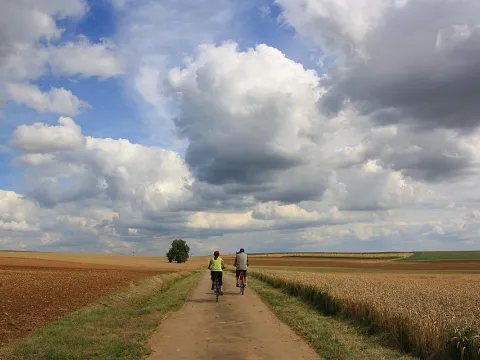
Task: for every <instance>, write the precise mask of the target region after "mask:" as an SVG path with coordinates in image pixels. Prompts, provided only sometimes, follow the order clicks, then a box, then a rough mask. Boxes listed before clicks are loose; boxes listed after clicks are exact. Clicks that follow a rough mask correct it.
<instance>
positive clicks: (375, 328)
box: [250, 252, 480, 359]
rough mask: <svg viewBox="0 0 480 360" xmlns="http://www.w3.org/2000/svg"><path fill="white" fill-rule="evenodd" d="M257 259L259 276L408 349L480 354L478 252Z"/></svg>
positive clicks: (435, 354) (425, 353) (426, 353)
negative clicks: (400, 258) (406, 258)
mask: <svg viewBox="0 0 480 360" xmlns="http://www.w3.org/2000/svg"><path fill="white" fill-rule="evenodd" d="M415 255H416V254H415ZM415 255H413V256H415ZM458 256H463V257H464V258H465V260H458V259H457V258H458ZM417 259H418V260H417ZM432 259H438V260H432ZM446 259H455V260H446ZM250 262H251V264H252V265H253V264H255V265H256V266H254V267H253V268H252V270H251V274H252V275H254V276H255V277H257V278H258V279H260V280H263V281H265V282H266V283H268V284H270V285H271V286H274V287H278V288H281V289H283V290H284V291H286V292H287V293H289V294H291V295H295V296H300V297H301V298H302V299H303V300H304V301H306V302H308V303H310V304H312V305H313V306H314V307H315V308H316V309H320V310H321V312H322V313H324V314H329V315H334V316H339V317H341V318H344V319H348V320H353V321H355V322H356V323H357V324H361V325H362V326H366V327H367V328H368V332H369V333H375V334H383V335H384V336H385V337H386V338H387V339H388V341H389V343H390V344H391V345H393V346H394V347H396V348H399V349H401V350H403V351H405V352H408V353H412V354H415V355H416V356H420V357H422V358H432V359H450V358H457V357H458V358H460V356H459V355H460V352H461V351H462V349H463V351H464V357H463V359H479V358H480V353H479V349H480V337H479V336H478V334H479V333H480V277H479V276H478V275H477V274H476V272H477V271H478V270H480V261H479V260H478V259H477V257H476V254H475V253H473V252H471V253H469V254H467V255H466V254H465V253H462V254H460V255H459V253H455V254H448V253H443V254H442V255H441V256H438V255H437V254H436V253H433V254H432V253H427V255H426V256H425V255H421V256H419V255H417V258H416V259H415V258H414V259H413V261H410V262H404V261H398V260H386V259H381V260H378V261H375V260H373V259H361V257H358V258H357V259H352V260H346V259H339V260H334V259H331V258H330V259H325V260H322V259H320V258H319V257H317V258H315V259H306V258H297V257H288V258H287V257H286V256H285V255H283V256H278V255H277V256H270V257H269V256H265V255H257V256H252V258H251V260H250ZM307 266H308V267H307ZM339 270H342V271H339ZM390 270H394V271H390ZM439 270H442V271H441V272H440V271H439ZM469 272H472V273H469ZM457 346H458V348H457Z"/></svg>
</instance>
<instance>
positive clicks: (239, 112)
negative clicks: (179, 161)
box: [170, 43, 323, 201]
mask: <svg viewBox="0 0 480 360" xmlns="http://www.w3.org/2000/svg"><path fill="white" fill-rule="evenodd" d="M170 84H171V87H172V90H173V91H174V92H176V94H177V95H178V98H179V101H180V111H181V114H180V115H179V117H178V118H177V119H176V120H175V124H176V126H177V130H178V132H179V134H180V135H181V136H184V137H186V138H187V139H188V140H189V147H188V149H187V154H186V161H187V163H188V164H189V165H190V166H191V167H192V168H193V169H194V171H195V173H196V176H197V177H198V179H199V180H201V181H206V182H208V183H210V184H217V185H219V184H221V185H225V187H226V188H227V189H228V191H229V192H250V191H251V192H254V193H257V195H258V197H259V198H262V199H264V200H285V201H289V200H290V199H289V197H290V195H286V196H285V198H284V199H279V198H281V197H282V193H284V192H290V193H291V196H292V199H291V200H292V201H295V200H296V199H295V198H297V197H298V198H302V197H305V196H307V197H311V196H315V195H316V194H319V195H321V193H322V191H323V187H322V184H321V179H318V178H317V179H316V180H315V181H313V182H315V184H312V185H311V186H310V185H309V184H308V182H306V183H305V186H304V187H303V188H302V189H299V188H297V186H296V185H297V184H293V183H291V182H292V181H293V178H294V176H290V177H288V176H287V175H286V172H287V171H292V172H294V173H295V174H296V175H297V176H300V177H301V178H302V180H306V181H308V178H309V175H310V174H305V172H307V173H308V172H309V169H308V168H305V169H303V171H302V170H300V169H299V168H300V167H302V165H304V164H306V163H308V162H309V161H310V159H311V153H312V151H315V150H316V144H315V143H314V142H313V141H312V140H311V138H309V133H310V132H311V131H312V128H313V127H314V126H315V124H314V123H315V121H317V116H318V111H317V107H316V101H317V100H318V99H319V96H320V93H319V89H318V86H317V85H318V77H317V75H316V73H315V72H313V71H309V70H305V69H304V68H303V66H302V65H300V64H298V63H295V62H293V61H291V60H289V59H287V58H286V57H285V56H284V55H283V54H282V53H281V52H280V51H278V50H277V49H274V48H271V47H268V46H266V45H259V46H257V48H256V49H250V50H248V51H246V52H239V51H238V49H237V45H236V44H235V43H226V44H224V45H221V46H210V45H206V46H201V47H200V49H199V55H198V57H197V58H196V59H195V60H194V61H191V62H189V63H188V64H187V66H186V67H185V68H183V69H181V68H175V69H173V70H172V71H171V72H170ZM205 129H208V130H207V131H205ZM280 178H281V180H280ZM320 178H321V176H320ZM319 180H320V181H319ZM265 187H267V188H265ZM292 192H297V195H294V194H292ZM305 193H306V194H305Z"/></svg>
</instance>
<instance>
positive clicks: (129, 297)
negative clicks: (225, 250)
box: [0, 273, 201, 360]
mask: <svg viewBox="0 0 480 360" xmlns="http://www.w3.org/2000/svg"><path fill="white" fill-rule="evenodd" d="M200 276H201V274H200V273H182V274H168V275H157V276H154V277H152V278H149V279H147V280H145V281H141V282H138V283H136V284H134V285H132V286H130V287H129V288H127V289H124V290H122V291H120V292H117V293H115V294H112V295H109V296H106V297H104V298H102V299H101V300H100V301H98V303H97V304H95V305H93V306H91V307H88V308H84V309H82V310H79V311H77V312H75V313H72V314H69V315H67V316H65V317H63V318H62V319H61V320H59V321H57V322H53V323H50V324H48V325H46V326H44V327H43V328H41V329H38V330H36V331H34V332H32V333H31V334H30V335H29V336H27V337H26V338H24V339H22V340H19V341H18V342H16V343H14V344H12V345H10V346H7V347H5V348H2V349H0V358H1V359H3V360H18V359H22V360H23V359H24V360H38V359H48V360H67V359H68V360H80V359H82V360H83V359H85V360H87V359H104V360H109V359H128V360H130V359H143V358H144V357H145V356H146V355H148V354H149V353H150V349H149V348H148V346H147V342H148V339H149V338H150V336H151V335H152V333H153V332H154V331H155V330H156V329H157V327H158V326H159V324H160V322H161V320H162V319H163V317H164V316H165V314H166V313H168V312H170V311H175V310H178V309H179V308H180V307H181V306H182V305H183V303H184V302H185V300H186V299H187V297H188V295H189V294H190V291H191V290H192V289H193V288H194V287H195V285H196V284H197V282H198V280H199V278H200Z"/></svg>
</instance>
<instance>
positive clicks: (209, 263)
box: [208, 260, 212, 270]
mask: <svg viewBox="0 0 480 360" xmlns="http://www.w3.org/2000/svg"><path fill="white" fill-rule="evenodd" d="M211 269H212V260H210V261H209V262H208V270H211Z"/></svg>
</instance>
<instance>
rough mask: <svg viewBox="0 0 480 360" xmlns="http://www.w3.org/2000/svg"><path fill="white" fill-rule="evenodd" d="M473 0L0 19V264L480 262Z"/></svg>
mask: <svg viewBox="0 0 480 360" xmlns="http://www.w3.org/2000/svg"><path fill="white" fill-rule="evenodd" d="M479 18H480V2H478V1H477V0H356V1H348V0H274V1H267V0H266V1H263V0H257V1H254V0H242V1H239V0H195V1H194V0H184V1H176V0H95V1H94V0H92V1H86V0H22V1H18V0H3V1H2V12H1V13H0V100H1V101H0V249H5V250H9V249H10V250H35V251H69V252H88V253H94V252H95V253H115V254H130V253H132V252H133V250H134V249H135V250H136V253H137V254H139V255H163V254H164V253H165V251H166V250H167V249H168V246H169V244H170V243H171V241H172V240H173V239H175V238H183V239H185V240H186V241H187V243H188V244H189V245H190V247H191V250H192V254H194V255H205V254H209V253H211V252H212V251H213V250H216V249H219V250H220V252H223V253H226V252H228V253H232V252H233V251H235V250H238V249H239V248H240V247H243V248H245V249H246V251H247V252H278V251H343V252H348V251H352V252H354V251H355V252H357V251H365V252H367V251H421V250H472V249H479V248H480V237H479V235H480V208H479V202H480V192H479V190H478V184H479V172H480V167H479V165H480V130H479V125H480V102H479V101H478V97H479V94H480V22H479V20H478V19H479Z"/></svg>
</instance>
